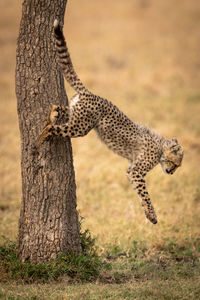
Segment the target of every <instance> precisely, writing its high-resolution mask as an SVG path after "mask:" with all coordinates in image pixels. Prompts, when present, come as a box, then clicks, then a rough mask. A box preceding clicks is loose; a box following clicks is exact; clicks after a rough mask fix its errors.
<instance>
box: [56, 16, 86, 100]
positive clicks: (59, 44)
mask: <svg viewBox="0 0 200 300" xmlns="http://www.w3.org/2000/svg"><path fill="white" fill-rule="evenodd" d="M53 27H54V36H55V40H56V49H57V55H58V63H59V65H60V67H61V69H62V72H63V74H64V76H65V78H66V80H67V81H68V82H69V84H70V85H71V86H72V88H74V90H75V91H76V92H78V93H79V94H82V93H85V92H88V90H87V89H86V87H85V86H84V85H83V83H82V82H81V81H80V79H79V77H78V75H77V74H76V72H75V70H74V67H73V64H72V61H71V57H70V54H69V51H68V48H67V45H66V42H65V37H64V35H63V32H62V29H61V27H60V24H59V22H58V20H55V21H54V24H53Z"/></svg>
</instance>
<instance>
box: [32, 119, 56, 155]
mask: <svg viewBox="0 0 200 300" xmlns="http://www.w3.org/2000/svg"><path fill="white" fill-rule="evenodd" d="M52 128H53V127H52V125H47V126H46V127H45V128H44V129H43V131H42V133H41V134H40V135H39V137H38V139H37V142H36V145H35V148H36V149H37V150H38V149H39V147H40V146H41V144H42V143H43V142H44V141H45V140H46V139H47V138H48V137H49V136H50V135H52Z"/></svg>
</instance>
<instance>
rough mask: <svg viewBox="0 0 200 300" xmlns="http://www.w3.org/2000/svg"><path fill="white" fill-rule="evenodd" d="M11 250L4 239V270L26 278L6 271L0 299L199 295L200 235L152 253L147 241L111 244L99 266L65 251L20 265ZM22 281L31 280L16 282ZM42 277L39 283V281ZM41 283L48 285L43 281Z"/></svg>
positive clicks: (193, 296) (180, 296) (167, 244)
mask: <svg viewBox="0 0 200 300" xmlns="http://www.w3.org/2000/svg"><path fill="white" fill-rule="evenodd" d="M93 246H94V245H93ZM13 250H14V249H13V244H9V243H8V242H7V244H6V246H4V248H2V247H1V248H0V253H1V266H2V252H4V261H3V264H4V265H5V262H6V259H7V267H8V265H9V264H10V263H12V267H11V266H9V267H11V268H10V270H9V271H8V270H7V271H8V274H9V272H13V271H14V274H15V275H16V274H18V276H17V277H19V274H20V276H21V277H23V276H24V277H23V278H15V277H12V280H11V281H10V279H11V278H9V276H10V275H8V274H7V275H6V276H7V280H8V282H6V280H5V278H4V282H3V283H2V284H1V290H0V291H1V292H0V299H66V300H67V299H88V300H89V299H90V300H92V299H151V300H153V299H169V300H171V299H198V297H200V284H199V283H200V260H199V258H200V239H196V240H187V241H185V242H183V243H178V242H177V241H170V240H169V241H165V243H164V244H163V245H160V246H157V249H154V251H153V253H151V251H152V250H151V249H149V248H148V247H147V246H146V242H145V241H136V240H133V241H132V243H131V244H130V247H129V248H128V249H124V248H120V247H116V246H115V245H113V246H112V245H109V246H108V247H107V253H105V254H104V255H101V259H100V257H98V263H97V262H96V263H97V265H94V264H93V262H92V261H90V263H89V264H88V262H89V261H88V258H84V257H83V255H82V256H78V257H74V256H72V255H69V256H61V257H60V258H58V259H57V260H54V261H52V262H50V263H48V264H46V265H41V264H38V265H35V266H34V265H31V264H23V267H22V264H21V263H20V262H19V260H17V259H16V257H15V255H14V254H13V253H15V252H13ZM90 258H91V257H90ZM95 261H96V258H95ZM91 265H92V269H91ZM9 267H8V268H9ZM94 268H95V273H94ZM97 269H98V272H96V270H97ZM78 270H79V271H78ZM91 270H92V271H91ZM5 271H6V270H3V272H4V274H5ZM88 271H89V273H88ZM1 274H2V268H1ZM25 274H26V275H25ZM88 274H89V276H88ZM22 279H23V281H24V283H26V282H29V284H28V285H27V284H26V285H24V284H23V285H20V283H21V280H22ZM58 280H59V282H57V281H58ZM88 280H89V281H90V283H87V281H88ZM41 281H42V282H43V284H38V282H41ZM45 281H47V282H48V284H44V282H45ZM31 282H32V284H30V283H31ZM33 282H36V283H37V284H36V283H34V284H33ZM8 283H9V284H8ZM83 283H84V284H83ZM55 290H56V292H55Z"/></svg>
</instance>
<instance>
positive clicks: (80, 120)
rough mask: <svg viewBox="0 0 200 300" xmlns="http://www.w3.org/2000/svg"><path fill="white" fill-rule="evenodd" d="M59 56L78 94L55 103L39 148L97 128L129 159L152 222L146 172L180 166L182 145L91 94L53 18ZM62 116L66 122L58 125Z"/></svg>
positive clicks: (153, 215) (130, 173)
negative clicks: (56, 138) (52, 139)
mask: <svg viewBox="0 0 200 300" xmlns="http://www.w3.org/2000/svg"><path fill="white" fill-rule="evenodd" d="M54 36H55V44H56V49H57V59H58V64H59V65H60V67H61V70H62V72H63V74H64V76H65V78H66V80H67V81H68V82H69V84H70V85H71V86H72V88H73V89H74V90H75V92H76V93H77V94H76V95H75V96H74V97H72V100H71V102H70V106H69V107H67V106H66V107H65V106H57V105H53V106H52V108H51V111H50V114H49V119H48V124H47V126H45V128H44V129H43V131H42V133H41V134H40V136H39V137H38V139H37V142H36V148H37V149H39V147H40V145H41V144H42V143H43V142H44V141H45V140H46V139H47V138H48V137H51V136H55V135H56V136H60V137H70V138H76V137H81V136H85V135H86V134H87V133H88V132H89V131H90V130H91V129H94V130H95V131H96V133H97V135H98V136H99V138H100V139H101V141H103V142H104V143H105V144H106V145H107V147H108V148H109V149H111V150H112V151H114V152H115V153H117V154H118V155H120V156H122V157H124V158H126V159H127V160H128V161H129V163H130V165H129V168H128V170H127V177H128V179H129V181H130V183H131V185H132V186H133V188H134V189H135V190H136V191H137V194H138V195H139V198H140V200H141V204H142V206H143V209H144V212H145V215H146V218H147V219H148V220H150V221H151V222H152V223H153V224H156V223H157V216H156V213H155V211H154V207H153V205H152V204H151V200H150V196H149V193H148V191H147V188H146V183H145V175H146V174H147V172H149V171H150V170H151V169H152V168H154V167H155V166H156V165H157V164H158V163H160V164H161V166H162V169H163V171H164V172H165V173H167V174H173V173H174V172H175V171H176V169H177V168H178V167H180V166H181V162H182V159H183V148H182V147H181V146H180V145H179V143H178V141H177V139H175V138H172V139H167V138H164V137H162V136H161V135H159V134H157V133H155V132H154V131H152V130H151V129H149V128H148V127H146V126H143V125H140V124H137V123H135V122H133V121H131V120H130V119H129V118H128V117H127V116H126V115H125V114H124V113H123V112H122V111H120V110H119V109H118V108H117V107H116V106H115V105H114V104H112V103H111V102H110V101H108V100H106V99H104V98H102V97H100V96H97V95H95V94H93V93H91V92H90V91H89V90H88V89H87V88H86V87H85V86H84V85H83V83H82V82H81V81H80V79H79V77H78V76H77V74H76V72H75V70H74V67H73V64H72V61H71V58H70V54H69V51H68V48H67V45H66V42H65V38H64V35H63V31H62V29H61V26H60V24H59V22H58V21H57V20H55V21H54ZM60 116H64V117H65V123H64V124H61V125H57V124H56V121H57V120H58V119H59V118H60Z"/></svg>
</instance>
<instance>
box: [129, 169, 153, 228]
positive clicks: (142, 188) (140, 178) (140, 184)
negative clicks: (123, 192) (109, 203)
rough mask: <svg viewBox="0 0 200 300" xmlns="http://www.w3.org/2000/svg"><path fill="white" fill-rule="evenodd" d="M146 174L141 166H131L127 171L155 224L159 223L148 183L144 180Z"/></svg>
mask: <svg viewBox="0 0 200 300" xmlns="http://www.w3.org/2000/svg"><path fill="white" fill-rule="evenodd" d="M144 175H146V174H144V173H143V172H142V171H141V170H140V169H139V168H137V167H136V166H135V167H132V166H130V167H129V168H128V171H127V177H128V179H129V181H130V183H131V184H132V186H133V188H134V189H136V191H137V193H138V195H139V197H140V199H141V203H142V206H143V208H144V212H145V215H146V217H147V219H149V220H150V221H151V222H152V223H153V224H156V223H157V217H156V214H155V211H154V208H153V205H152V204H151V200H150V197H149V194H148V191H147V189H146V184H145V180H144Z"/></svg>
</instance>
